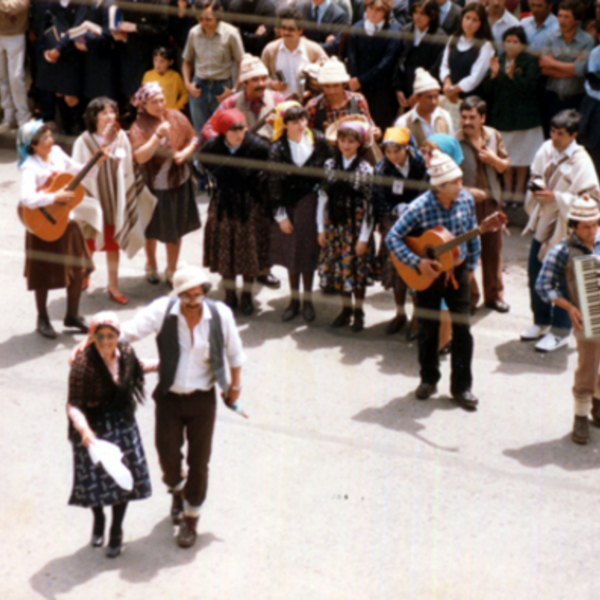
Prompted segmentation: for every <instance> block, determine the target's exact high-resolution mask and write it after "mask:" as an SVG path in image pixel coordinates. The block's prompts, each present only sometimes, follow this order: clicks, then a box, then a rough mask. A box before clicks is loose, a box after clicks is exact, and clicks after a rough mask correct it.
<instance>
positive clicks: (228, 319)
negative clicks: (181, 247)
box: [119, 296, 246, 394]
mask: <svg viewBox="0 0 600 600" xmlns="http://www.w3.org/2000/svg"><path fill="white" fill-rule="evenodd" d="M169 300H170V298H169V297H168V296H163V297H162V298H157V299H156V300H154V302H152V303H151V304H149V305H148V306H146V307H145V308H142V309H141V310H140V311H138V313H137V314H136V315H135V317H134V318H133V319H131V320H130V321H126V322H125V323H123V324H122V325H121V335H120V338H119V339H120V340H121V341H125V342H135V341H136V340H140V339H142V338H145V337H146V336H148V335H150V334H157V333H159V331H160V330H161V328H162V324H163V321H164V318H165V313H166V311H167V307H168V306H169ZM216 306H217V310H218V311H219V316H220V317H221V328H222V330H223V350H224V354H225V358H226V359H227V362H228V364H229V367H230V368H232V369H234V368H236V367H241V366H242V363H243V362H244V360H245V359H246V357H245V355H244V351H243V348H242V340H241V338H240V334H239V333H238V330H237V327H236V324H235V319H234V318H233V313H232V312H231V309H230V308H229V307H228V306H227V305H225V304H223V302H217V303H216ZM180 308H181V302H180V300H179V299H177V300H176V301H175V304H173V306H172V308H171V311H170V313H169V314H172V315H177V318H178V332H177V333H178V337H179V362H178V364H177V371H176V373H175V380H174V381H173V385H172V386H171V388H170V390H169V391H171V392H173V393H175V394H191V393H192V392H195V391H196V390H203V391H207V390H210V389H211V388H212V387H213V386H214V384H215V377H214V375H213V372H212V369H211V368H210V363H209V359H210V344H209V333H210V320H211V319H212V315H211V312H210V309H209V308H208V307H206V306H204V307H203V310H202V317H201V318H200V322H199V323H198V324H197V325H196V326H195V327H194V329H193V332H190V328H189V327H188V324H187V321H186V320H185V317H184V316H183V315H182V314H181V310H180ZM192 333H193V335H192ZM192 337H193V341H192Z"/></svg>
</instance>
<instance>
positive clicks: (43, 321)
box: [35, 317, 56, 340]
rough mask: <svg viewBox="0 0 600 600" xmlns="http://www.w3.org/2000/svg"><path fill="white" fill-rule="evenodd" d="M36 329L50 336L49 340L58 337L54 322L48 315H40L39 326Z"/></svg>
mask: <svg viewBox="0 0 600 600" xmlns="http://www.w3.org/2000/svg"><path fill="white" fill-rule="evenodd" d="M35 330H36V331H37V332H38V333H39V334H40V335H41V336H43V337H45V338H48V339H49V340H55V339H56V331H54V327H52V323H50V319H49V318H48V317H38V318H37V327H36V328H35Z"/></svg>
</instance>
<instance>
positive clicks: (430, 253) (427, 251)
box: [423, 246, 435, 260]
mask: <svg viewBox="0 0 600 600" xmlns="http://www.w3.org/2000/svg"><path fill="white" fill-rule="evenodd" d="M423 254H424V255H425V257H426V258H429V259H430V260H435V250H434V248H433V246H425V248H424V249H423Z"/></svg>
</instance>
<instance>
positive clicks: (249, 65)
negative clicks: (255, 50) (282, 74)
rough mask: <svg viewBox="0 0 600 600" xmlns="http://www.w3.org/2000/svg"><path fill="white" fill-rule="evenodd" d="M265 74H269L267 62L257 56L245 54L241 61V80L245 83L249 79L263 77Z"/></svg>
mask: <svg viewBox="0 0 600 600" xmlns="http://www.w3.org/2000/svg"><path fill="white" fill-rule="evenodd" d="M263 75H267V76H268V75H269V71H268V69H267V67H266V66H265V63H264V62H263V61H262V60H260V58H258V57H257V56H252V54H244V56H243V57H242V62H241V63H240V82H241V83H244V81H248V79H252V78H253V77H262V76H263Z"/></svg>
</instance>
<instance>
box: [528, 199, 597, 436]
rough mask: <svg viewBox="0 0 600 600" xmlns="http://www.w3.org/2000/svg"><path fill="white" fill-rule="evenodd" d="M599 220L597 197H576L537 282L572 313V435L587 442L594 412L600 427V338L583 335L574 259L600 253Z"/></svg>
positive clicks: (546, 298) (550, 299)
mask: <svg viewBox="0 0 600 600" xmlns="http://www.w3.org/2000/svg"><path fill="white" fill-rule="evenodd" d="M598 220H600V210H598V204H597V203H596V202H595V201H594V200H592V199H590V198H589V197H587V196H583V197H582V198H577V199H576V200H575V202H574V203H573V204H572V205H571V209H570V210H569V214H568V222H567V224H568V227H569V229H570V231H571V234H570V235H569V236H568V237H567V238H565V239H564V240H562V241H560V242H559V243H558V244H556V246H554V247H553V248H551V250H550V251H549V252H548V254H547V255H546V258H544V262H543V263H542V269H541V271H540V274H539V275H538V278H537V281H536V285H535V289H536V291H537V293H538V294H539V296H540V298H541V299H542V300H543V301H544V302H547V303H549V304H550V303H551V304H553V305H554V306H558V307H560V308H562V309H563V310H565V311H566V312H567V313H568V315H569V318H570V319H571V323H572V324H573V329H574V330H575V339H576V342H577V356H578V362H577V370H576V371H575V378H574V382H573V398H574V400H575V407H574V408H575V420H574V423H573V433H572V435H571V437H572V439H573V441H574V442H576V443H577V444H586V443H587V442H588V441H589V439H590V432H589V420H588V415H589V414H590V412H591V417H592V423H593V424H594V425H596V426H597V427H600V379H599V377H598V368H599V367H600V341H599V340H598V339H584V338H583V336H582V335H581V332H582V330H583V318H582V316H581V312H580V310H579V306H580V301H581V298H578V294H577V286H576V282H575V273H574V267H573V259H574V258H575V257H577V256H585V255H592V254H594V255H596V256H597V257H600V234H599V233H598Z"/></svg>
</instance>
